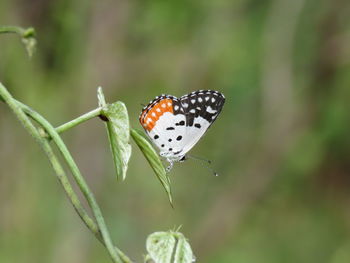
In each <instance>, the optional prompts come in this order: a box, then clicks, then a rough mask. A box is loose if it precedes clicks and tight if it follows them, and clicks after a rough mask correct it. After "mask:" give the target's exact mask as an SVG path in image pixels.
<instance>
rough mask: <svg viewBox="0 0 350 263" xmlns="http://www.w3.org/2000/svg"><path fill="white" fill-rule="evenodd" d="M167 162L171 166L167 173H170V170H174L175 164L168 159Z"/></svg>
mask: <svg viewBox="0 0 350 263" xmlns="http://www.w3.org/2000/svg"><path fill="white" fill-rule="evenodd" d="M167 161H168V162H169V166H168V167H167V168H166V171H167V173H168V172H170V170H171V169H172V168H173V166H174V163H173V162H172V161H170V160H169V159H167Z"/></svg>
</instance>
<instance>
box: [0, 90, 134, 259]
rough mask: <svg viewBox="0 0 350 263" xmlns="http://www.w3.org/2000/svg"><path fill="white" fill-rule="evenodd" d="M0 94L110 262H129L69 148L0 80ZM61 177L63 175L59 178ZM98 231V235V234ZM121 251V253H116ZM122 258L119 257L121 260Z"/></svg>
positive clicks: (48, 124) (51, 127) (40, 117)
mask: <svg viewBox="0 0 350 263" xmlns="http://www.w3.org/2000/svg"><path fill="white" fill-rule="evenodd" d="M0 96H1V97H2V98H3V100H4V101H5V102H6V103H7V104H8V106H9V107H10V108H11V109H12V111H13V112H14V113H15V115H16V116H17V118H18V119H19V120H20V121H21V123H22V124H23V126H24V127H25V128H26V130H27V131H28V132H29V134H30V135H31V136H32V137H34V139H35V140H36V141H37V142H38V144H39V145H40V146H41V147H42V149H43V150H44V151H45V153H46V154H47V156H48V157H49V159H50V161H51V164H52V166H53V167H54V169H55V172H56V173H57V175H58V177H59V178H60V181H61V183H62V185H63V187H64V189H65V190H66V192H67V194H68V196H69V197H70V200H71V202H72V204H73V206H74V208H75V209H76V210H77V212H78V214H79V216H80V217H81V218H82V219H83V221H84V223H85V224H86V225H87V226H88V228H89V229H90V230H91V231H92V232H93V233H94V234H95V236H96V237H97V238H98V239H99V240H100V241H101V239H102V241H103V243H104V245H105V246H106V248H107V250H108V252H109V254H110V256H111V258H112V260H113V262H117V263H119V262H131V261H130V260H129V259H128V258H127V257H126V256H125V255H124V254H123V253H122V252H121V251H120V250H119V249H118V248H115V247H114V246H113V244H112V241H111V238H110V235H109V232H108V230H107V227H106V224H105V222H104V218H103V216H102V213H101V211H100V208H99V206H98V204H97V202H96V200H95V198H94V196H93V194H92V192H91V191H90V189H89V187H88V185H87V184H86V182H85V180H84V179H83V177H82V176H81V174H80V171H79V169H78V167H77V166H76V164H75V162H74V160H73V158H72V157H71V155H70V153H69V151H68V149H67V148H66V146H65V144H64V143H63V141H62V139H61V138H60V136H59V135H58V133H57V132H56V131H55V129H54V127H53V126H52V125H51V124H50V123H49V122H48V121H47V120H46V119H44V118H43V117H42V116H41V115H39V114H38V113H36V112H35V111H33V110H31V109H30V108H29V107H28V106H26V105H24V104H22V103H21V102H19V101H16V100H15V99H14V98H13V97H12V96H11V94H10V93H9V92H8V91H7V90H6V88H5V87H4V86H3V85H2V84H1V83H0ZM23 110H24V111H25V112H26V113H27V114H29V115H30V116H31V117H32V118H33V119H35V120H36V121H38V122H39V123H40V124H41V125H42V126H43V128H45V130H46V131H47V132H48V133H49V135H50V137H51V138H52V139H53V140H54V141H55V143H56V144H57V146H58V148H59V150H60V151H61V153H62V155H63V156H64V157H65V159H66V161H67V163H68V165H69V167H70V169H71V171H72V174H73V176H74V179H75V180H76V181H77V183H78V185H79V187H80V189H81V190H82V192H83V194H84V196H85V197H86V199H87V201H88V203H89V205H90V207H91V209H92V211H93V213H94V216H95V218H96V221H97V224H98V228H99V229H100V231H101V233H100V232H99V231H98V228H97V226H96V225H95V224H94V222H93V220H92V219H91V218H90V217H89V216H88V214H87V213H86V212H85V210H84V208H83V207H82V206H81V204H80V201H79V199H78V198H77V196H76V195H75V193H74V191H73V189H72V188H71V186H70V183H69V181H68V179H67V178H66V176H65V174H64V171H63V169H62V167H61V166H60V164H59V162H58V159H57V158H56V156H55V155H54V154H53V151H52V149H51V147H50V145H49V144H48V142H47V140H46V139H44V138H43V137H42V136H41V135H40V133H39V131H38V130H37V128H36V127H35V126H34V125H33V124H32V123H31V121H30V120H29V118H28V117H27V116H26V114H25V113H24V111H23ZM62 178H64V179H63V180H62ZM99 233H100V234H99ZM101 236H102V238H101ZM119 254H120V256H119ZM121 258H122V259H123V260H122V259H121Z"/></svg>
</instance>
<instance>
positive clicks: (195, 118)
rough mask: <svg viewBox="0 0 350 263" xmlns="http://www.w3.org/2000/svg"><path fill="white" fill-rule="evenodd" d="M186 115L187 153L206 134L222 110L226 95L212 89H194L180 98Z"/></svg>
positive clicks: (185, 149) (185, 147)
mask: <svg viewBox="0 0 350 263" xmlns="http://www.w3.org/2000/svg"><path fill="white" fill-rule="evenodd" d="M180 102H181V105H182V107H183V109H184V113H185V115H186V135H185V141H184V147H183V149H182V151H183V153H184V154H185V153H187V152H188V151H189V150H191V149H192V148H193V146H194V145H195V144H196V143H197V142H198V141H199V139H200V138H201V137H202V136H203V135H204V133H205V132H206V131H207V129H208V128H209V127H210V126H211V125H212V124H213V122H214V121H215V120H216V118H217V117H218V115H219V113H220V112H221V110H222V108H223V106H224V103H225V97H224V95H223V94H222V93H220V92H218V91H212V90H199V91H194V92H192V93H190V94H188V95H184V96H182V97H181V98H180Z"/></svg>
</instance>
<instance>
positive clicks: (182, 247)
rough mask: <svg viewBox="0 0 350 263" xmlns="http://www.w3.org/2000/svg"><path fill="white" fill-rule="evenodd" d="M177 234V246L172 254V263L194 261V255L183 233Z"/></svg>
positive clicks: (189, 262)
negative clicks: (173, 254)
mask: <svg viewBox="0 0 350 263" xmlns="http://www.w3.org/2000/svg"><path fill="white" fill-rule="evenodd" d="M176 234H177V238H178V240H177V246H176V251H175V256H174V263H191V262H194V261H195V259H194V255H193V252H192V249H191V246H190V244H189V243H188V241H187V240H186V238H185V237H184V235H183V234H181V233H176Z"/></svg>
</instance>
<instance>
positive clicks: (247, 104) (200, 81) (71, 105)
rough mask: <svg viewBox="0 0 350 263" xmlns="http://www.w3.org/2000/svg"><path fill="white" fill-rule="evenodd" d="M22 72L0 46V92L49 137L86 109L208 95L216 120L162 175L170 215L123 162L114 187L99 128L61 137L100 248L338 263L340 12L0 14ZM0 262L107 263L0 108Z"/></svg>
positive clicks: (347, 194) (48, 8)
mask: <svg viewBox="0 0 350 263" xmlns="http://www.w3.org/2000/svg"><path fill="white" fill-rule="evenodd" d="M0 24H1V25H20V26H23V27H28V26H33V27H35V29H36V31H37V39H38V48H37V52H36V53H35V55H34V57H33V58H32V59H29V58H28V56H27V55H26V53H25V50H24V48H23V46H22V44H21V42H20V41H19V39H18V37H17V36H15V35H1V36H0V81H1V82H3V83H4V85H5V86H6V87H7V88H8V89H9V90H10V91H11V93H12V94H13V95H14V96H15V97H16V98H18V99H19V100H21V101H23V102H24V103H26V104H28V105H30V106H32V107H33V108H34V109H36V110H37V111H39V112H40V113H42V114H43V115H44V116H45V117H46V118H48V119H49V120H50V121H51V122H52V123H53V124H54V125H60V124H62V123H64V122H66V121H68V120H70V119H73V118H74V117H77V116H79V115H80V114H83V113H85V112H87V111H89V110H92V109H94V108H96V106H97V99H96V89H97V86H99V85H101V86H102V87H103V88H104V92H105V96H106V99H107V101H110V102H113V101H117V100H121V101H123V102H125V103H126V105H127V107H128V111H129V115H130V121H131V125H132V126H133V127H136V128H141V127H140V125H139V123H138V115H139V112H140V110H141V108H142V106H141V103H143V104H146V103H147V102H148V101H149V100H151V99H153V98H154V97H155V96H157V95H159V94H161V93H167V94H172V95H175V96H181V95H183V94H185V93H188V92H191V91H194V90H198V89H214V90H219V91H221V92H223V93H224V94H225V96H226V99H227V100H226V105H225V107H224V110H223V112H222V114H221V116H220V117H219V118H218V120H217V121H216V123H215V124H214V125H213V126H212V127H211V128H210V129H209V131H208V132H207V134H206V135H205V137H204V138H203V139H202V140H201V141H200V143H199V144H198V145H197V146H196V147H195V148H194V149H193V151H192V154H194V155H198V156H201V157H204V158H208V159H210V160H212V161H213V167H214V168H215V169H216V170H217V171H218V173H219V174H220V176H219V177H214V176H212V174H211V172H210V171H208V170H206V169H205V168H203V167H202V165H201V164H199V163H198V162H196V161H191V160H190V161H187V162H185V163H182V164H178V165H176V166H175V168H174V169H173V170H172V172H171V179H172V188H173V194H174V202H175V209H172V208H171V207H170V205H169V203H168V201H167V197H166V195H165V193H164V190H163V189H162V188H161V186H160V183H159V182H158V180H157V179H156V177H155V176H154V174H153V172H152V170H151V168H150V167H149V165H148V163H147V162H146V160H145V158H144V157H143V156H142V154H141V153H140V151H139V149H138V148H137V147H136V145H135V144H134V143H133V155H132V158H131V162H130V167H129V171H128V176H127V179H126V181H125V182H117V181H116V179H115V176H114V171H113V164H112V159H111V154H110V149H109V146H108V140H107V137H106V133H105V127H104V125H103V123H102V122H101V121H100V120H99V119H94V120H91V121H89V122H87V123H84V124H82V125H80V126H78V127H76V128H74V129H73V130H71V131H68V132H66V133H65V134H64V135H63V138H64V140H65V141H66V143H67V145H68V146H69V149H70V150H71V151H72V154H73V156H74V158H75V159H76V161H77V163H78V165H79V167H80V168H81V170H82V172H83V175H84V176H85V178H86V179H87V181H88V183H89V185H90V186H91V188H92V189H93V191H94V193H95V195H96V197H97V200H98V202H99V204H100V205H101V208H102V210H103V213H104V215H105V217H106V220H107V224H108V226H109V228H110V230H111V233H112V237H113V240H114V241H115V243H116V244H117V245H118V246H119V247H120V248H121V249H122V250H123V251H124V252H126V253H127V254H128V255H129V256H130V257H131V258H132V259H135V261H137V262H141V261H142V254H145V252H146V251H145V239H146V237H147V236H148V235H149V234H150V233H152V232H155V231H164V230H168V229H174V228H176V227H178V226H179V225H182V228H181V231H182V232H183V233H184V234H185V236H186V237H187V238H189V240H190V243H191V245H192V247H193V250H194V253H195V255H196V257H197V262H201V263H209V262H210V263H211V262H215V263H221V262H224V263H226V262H228V263H231V262H233V263H234V262H239V263H241V262H254V263H255V262H260V263H264V262H266V263H267V262H268V263H280V262H285V263H288V262H290V263H295V262H305V263H306V262H307V263H311V262H315V263H316V262H317V263H326V262H327V263H328V262H330V263H348V262H350V163H349V160H350V140H349V134H350V117H349V115H350V114H349V113H350V102H349V101H350V2H349V1H348V0H268V1H261V0H217V1H209V0H204V1H201V0H192V1H190V0H180V1H160V0H146V1H135V0H119V1H112V0H103V1H83V0H80V1H70V0H50V1H45V0H34V1H25V0H15V1H13V0H2V1H0ZM0 167H1V169H0V262H1V263H12V262H26V263H27V262H28V263H32V262H36V263H38V262H53V263H61V262H65V263H80V262H84V263H89V262H109V257H108V255H107V253H106V251H105V249H104V248H103V247H102V245H100V243H99V242H98V241H97V240H96V239H95V238H94V237H93V236H92V234H90V232H89V231H88V230H87V229H86V227H85V226H84V225H83V224H82V222H81V221H80V219H79V218H78V216H77V215H76V213H75V211H74V210H73V208H72V207H71V205H70V203H69V202H68V200H67V198H66V196H65V194H64V192H63V189H62V188H61V186H60V184H59V183H58V181H57V180H56V178H55V177H54V174H53V171H52V170H51V167H50V165H49V163H48V161H47V159H46V157H45V156H44V154H43V153H42V152H41V151H40V149H39V147H38V145H37V144H36V143H35V142H34V141H33V140H32V139H31V138H30V136H29V135H28V134H26V132H25V131H24V129H23V128H22V127H21V125H20V124H19V122H18V121H17V120H16V119H15V118H14V115H13V114H12V113H11V112H10V111H9V109H8V108H7V107H6V105H4V104H3V103H0Z"/></svg>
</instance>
